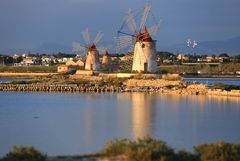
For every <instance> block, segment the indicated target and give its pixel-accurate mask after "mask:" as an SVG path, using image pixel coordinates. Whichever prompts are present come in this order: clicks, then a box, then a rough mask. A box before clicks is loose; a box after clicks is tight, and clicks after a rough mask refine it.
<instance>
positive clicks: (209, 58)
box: [206, 55, 215, 62]
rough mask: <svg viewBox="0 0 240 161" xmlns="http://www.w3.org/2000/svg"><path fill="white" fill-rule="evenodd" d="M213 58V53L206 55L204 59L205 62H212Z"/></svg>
mask: <svg viewBox="0 0 240 161" xmlns="http://www.w3.org/2000/svg"><path fill="white" fill-rule="evenodd" d="M214 60H215V56H214V55H210V56H207V57H206V61H207V62H213V61H214Z"/></svg>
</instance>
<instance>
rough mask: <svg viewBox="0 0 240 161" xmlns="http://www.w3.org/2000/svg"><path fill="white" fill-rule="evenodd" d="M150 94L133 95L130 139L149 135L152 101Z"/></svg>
mask: <svg viewBox="0 0 240 161" xmlns="http://www.w3.org/2000/svg"><path fill="white" fill-rule="evenodd" d="M152 98H153V97H151V95H150V94H144V93H133V94H132V95H131V101H132V126H133V127H132V137H133V138H134V139H137V138H140V137H143V136H146V135H150V134H151V122H152V121H151V119H153V117H152V116H153V115H152V109H153V108H152V107H153V104H154V101H153V99H152Z"/></svg>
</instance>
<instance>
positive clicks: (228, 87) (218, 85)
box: [214, 83, 240, 91]
mask: <svg viewBox="0 0 240 161" xmlns="http://www.w3.org/2000/svg"><path fill="white" fill-rule="evenodd" d="M214 88H215V89H223V90H226V91H231V90H240V86H237V85H228V84H223V83H216V84H214Z"/></svg>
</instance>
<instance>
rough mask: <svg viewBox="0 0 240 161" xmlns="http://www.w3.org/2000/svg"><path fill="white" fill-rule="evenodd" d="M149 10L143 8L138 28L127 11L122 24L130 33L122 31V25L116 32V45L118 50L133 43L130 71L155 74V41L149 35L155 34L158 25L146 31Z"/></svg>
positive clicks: (148, 6) (149, 8)
mask: <svg viewBox="0 0 240 161" xmlns="http://www.w3.org/2000/svg"><path fill="white" fill-rule="evenodd" d="M150 10H151V6H150V5H146V6H145V7H144V10H143V14H142V18H141V22H140V26H139V27H137V25H136V21H135V19H134V16H133V13H132V11H131V10H129V12H128V13H127V16H126V17H125V19H124V24H127V26H128V28H129V30H130V33H129V32H126V31H124V30H123V28H124V27H123V26H124V24H123V25H122V27H121V29H120V30H119V31H118V37H117V44H118V48H119V49H124V48H126V47H128V46H129V44H131V43H132V41H134V43H135V44H134V56H133V65H132V71H137V72H155V71H156V69H157V62H156V52H157V50H156V40H153V39H152V37H151V35H153V34H155V33H156V31H157V30H158V29H159V28H160V25H159V23H155V24H154V25H153V26H152V27H151V28H149V29H147V27H146V23H147V19H148V16H149V14H150ZM119 34H122V36H119Z"/></svg>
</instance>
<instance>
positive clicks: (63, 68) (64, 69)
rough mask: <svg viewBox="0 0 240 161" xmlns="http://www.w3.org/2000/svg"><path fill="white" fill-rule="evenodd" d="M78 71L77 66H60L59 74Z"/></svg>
mask: <svg viewBox="0 0 240 161" xmlns="http://www.w3.org/2000/svg"><path fill="white" fill-rule="evenodd" d="M74 70H76V67H75V66H68V65H59V66H58V68H57V72H58V73H66V72H71V71H74Z"/></svg>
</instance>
